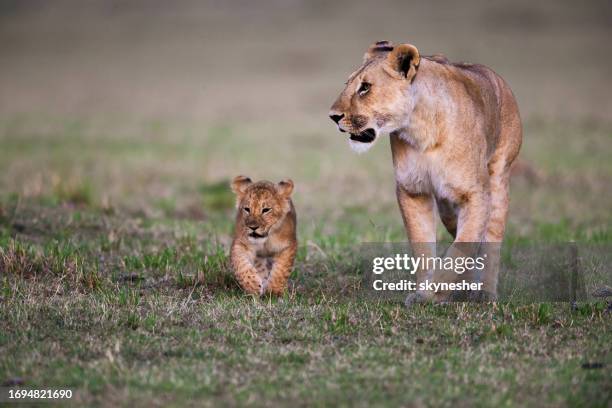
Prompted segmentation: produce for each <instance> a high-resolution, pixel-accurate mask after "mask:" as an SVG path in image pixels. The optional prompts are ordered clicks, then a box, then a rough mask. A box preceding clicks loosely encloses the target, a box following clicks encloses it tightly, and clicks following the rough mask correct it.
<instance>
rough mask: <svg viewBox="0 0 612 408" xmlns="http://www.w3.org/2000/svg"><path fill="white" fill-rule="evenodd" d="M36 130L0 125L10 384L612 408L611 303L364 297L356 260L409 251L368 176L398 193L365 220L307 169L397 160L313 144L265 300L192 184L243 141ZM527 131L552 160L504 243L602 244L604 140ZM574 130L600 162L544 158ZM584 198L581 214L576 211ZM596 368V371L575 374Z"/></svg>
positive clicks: (278, 398)
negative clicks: (411, 302)
mask: <svg viewBox="0 0 612 408" xmlns="http://www.w3.org/2000/svg"><path fill="white" fill-rule="evenodd" d="M47 123H49V122H47ZM36 126H37V125H36V123H35V120H29V121H28V120H24V119H21V120H20V121H19V122H15V121H7V122H5V123H4V126H3V128H2V133H1V138H2V139H1V140H2V146H3V150H2V152H0V155H1V156H2V157H1V160H0V163H2V169H1V172H2V174H4V175H5V176H4V178H3V183H5V184H4V186H5V188H4V190H3V191H8V192H10V193H6V194H4V195H3V198H2V201H1V203H2V205H1V207H0V209H1V214H2V217H1V219H0V270H2V271H3V273H2V282H1V286H2V290H1V295H0V296H1V303H0V317H1V318H0V349H1V351H2V353H1V355H2V358H1V359H0V378H2V379H3V380H9V379H11V378H16V377H18V378H22V379H23V380H24V381H25V384H26V385H27V386H31V387H36V386H40V387H50V386H55V387H62V386H69V387H72V388H74V389H76V390H78V392H77V400H78V401H79V402H86V403H93V402H95V403H101V404H103V405H105V404H107V405H112V404H114V403H116V402H119V401H122V402H125V401H126V400H127V401H133V402H135V403H137V404H142V405H146V404H149V403H154V404H159V405H162V404H166V403H175V404H177V405H182V404H183V403H188V402H189V401H194V398H195V399H198V400H200V401H201V400H204V401H206V402H207V403H209V404H211V405H216V404H218V403H221V402H224V403H234V404H237V403H246V402H250V403H255V404H268V405H271V404H274V403H283V402H284V403H289V402H290V401H294V400H297V401H299V403H300V404H303V405H311V404H330V405H332V404H335V403H337V402H338V401H340V400H342V401H344V402H345V403H347V404H348V403H352V404H356V405H370V404H373V403H377V404H381V403H388V404H392V405H398V404H401V405H414V406H420V405H432V404H433V405H438V404H451V403H452V404H458V405H465V406H471V405H494V406H499V405H524V404H527V405H549V406H557V405H571V406H580V405H589V406H606V405H607V404H608V402H609V399H610V386H611V385H612V383H611V382H610V375H609V365H610V363H611V361H610V354H609V353H610V348H609V344H610V340H611V337H610V333H611V332H612V331H611V328H612V327H611V326H612V324H611V321H610V315H609V313H607V312H605V311H604V309H605V307H604V305H603V304H601V303H590V304H585V305H583V306H581V307H580V308H579V309H578V310H575V311H572V310H571V309H570V307H569V305H568V304H534V305H522V306H520V305H514V306H513V305H507V304H499V305H496V306H479V305H461V304H459V305H449V306H438V307H428V306H426V307H419V308H417V309H414V310H405V309H404V308H403V306H402V305H401V304H397V303H390V302H383V301H375V300H369V301H364V300H363V299H362V298H361V297H360V292H359V290H358V288H359V283H360V278H359V276H358V275H356V274H355V271H354V265H353V264H352V263H350V261H348V258H350V256H349V255H350V254H351V253H352V252H351V251H353V252H354V251H356V250H357V248H358V247H357V245H358V244H359V243H360V242H363V241H382V240H396V241H401V240H403V231H402V228H401V226H400V224H399V214H398V213H397V209H396V208H395V203H394V202H393V196H392V185H391V184H390V182H385V180H384V179H383V178H384V177H385V176H383V175H380V173H383V172H382V171H376V173H372V174H377V175H379V177H380V183H383V184H385V188H386V189H388V190H390V191H388V192H385V194H380V196H379V197H380V198H379V200H378V201H377V202H376V203H374V204H372V209H370V208H369V204H368V200H370V199H371V198H369V197H368V194H372V196H374V195H377V192H372V191H369V189H365V190H364V195H361V196H358V197H355V199H354V200H351V202H350V203H346V205H344V204H342V205H334V203H333V202H334V201H335V200H339V197H338V195H340V194H343V193H342V192H341V191H337V190H342V189H346V188H350V187H351V186H354V187H355V188H357V184H349V186H339V187H338V189H332V188H329V187H326V186H325V187H324V186H321V187H318V186H316V187H315V186H313V185H312V184H313V183H310V185H308V183H306V182H302V183H301V182H300V181H301V180H307V179H308V178H309V173H310V172H321V173H324V174H320V175H319V177H321V178H322V179H326V178H328V177H333V176H332V175H331V172H332V171H334V172H335V171H336V170H338V168H340V170H341V171H340V170H338V172H340V173H342V172H344V171H346V173H347V174H348V173H350V172H349V170H348V168H349V167H351V166H353V165H354V164H353V163H352V162H351V161H355V162H357V163H359V164H360V167H361V169H360V170H358V171H356V172H353V173H352V175H353V177H355V178H356V179H357V180H359V179H360V177H361V176H359V175H355V174H360V171H364V172H366V173H367V172H369V171H370V170H369V169H377V166H378V165H379V163H378V161H379V160H384V161H386V159H387V157H386V156H387V154H388V152H387V151H386V150H387V149H386V146H377V148H376V151H374V152H372V153H373V155H372V156H362V157H361V156H360V157H351V156H349V157H348V158H347V160H346V161H345V162H342V163H338V164H337V166H335V167H336V169H335V170H332V169H331V168H329V169H326V168H324V167H318V168H314V167H313V166H312V165H311V163H312V161H313V160H314V158H313V157H312V156H314V155H317V154H319V153H318V152H317V150H318V148H317V147H316V144H315V146H313V147H311V148H307V149H306V152H305V153H304V154H303V155H301V156H296V157H294V158H292V160H297V161H296V162H294V163H293V164H292V166H294V171H295V173H294V174H295V176H294V179H295V180H296V184H297V186H298V188H297V193H296V198H295V201H296V205H297V208H298V213H299V215H300V219H299V220H300V228H299V237H300V243H301V249H300V254H299V257H298V260H297V264H296V268H295V272H294V273H293V275H292V278H291V282H292V286H291V291H290V293H289V294H288V295H287V296H286V297H284V298H282V299H268V298H266V299H261V300H257V299H252V298H249V297H245V296H244V295H242V294H241V293H240V291H239V290H238V288H237V286H236V284H235V282H234V280H233V278H232V276H231V271H230V270H229V267H228V259H227V248H228V243H229V240H230V233H231V220H232V212H233V209H232V206H233V197H232V195H231V192H230V191H229V188H228V186H227V179H225V178H220V179H212V178H211V179H207V178H205V177H201V178H200V176H199V174H198V172H197V171H194V172H193V174H189V173H186V172H187V170H189V169H190V168H197V164H196V163H209V162H211V161H213V162H214V161H215V160H216V157H217V156H219V152H221V151H227V152H229V151H232V149H233V148H235V147H236V146H237V145H238V144H239V143H240V141H241V138H240V137H239V136H237V135H236V136H234V135H235V134H239V133H240V132H238V131H234V130H233V129H231V128H229V127H227V128H217V127H215V128H212V129H210V130H208V131H209V132H211V133H216V132H220V133H222V134H224V135H225V137H224V138H223V139H221V138H219V139H213V140H214V142H211V143H212V144H213V145H214V146H213V147H212V148H208V149H207V148H206V147H205V146H202V145H201V142H200V141H199V139H196V138H194V139H190V138H189V137H188V136H185V139H184V140H181V141H179V142H172V143H169V142H168V141H165V140H155V138H149V139H147V141H146V142H145V141H144V140H145V136H144V135H139V134H135V135H132V138H131V139H129V140H126V139H121V140H119V139H117V140H115V139H113V138H112V137H109V136H107V135H96V134H94V132H93V130H92V129H91V128H89V126H90V124H87V123H78V124H75V123H73V122H71V121H64V122H62V121H59V120H57V121H56V122H55V126H59V127H60V130H57V129H45V130H39V131H38V132H33V131H32V130H28V127H36ZM160 126H161V125H160ZM164 126H167V127H168V128H171V127H172V124H164ZM183 126H184V125H183ZM529 126H533V127H532V129H533V131H531V132H530V134H532V135H536V136H533V137H532V138H531V139H530V140H528V141H526V145H527V146H528V147H529V150H526V151H527V152H529V154H528V155H526V156H530V157H542V158H543V159H542V160H541V163H542V165H541V167H538V168H537V173H538V175H537V177H536V178H537V179H536V180H531V179H530V178H529V177H525V176H523V175H521V174H519V175H518V176H517V177H516V180H515V183H514V186H513V187H514V189H513V194H514V196H513V197H514V200H513V212H512V217H511V221H510V228H509V234H508V240H510V241H520V242H523V243H524V242H551V241H553V242H554V241H556V242H563V241H566V240H569V239H575V240H578V241H579V242H593V243H599V244H601V243H603V244H609V243H610V237H611V235H610V230H609V225H610V223H609V214H610V213H609V211H608V210H609V207H608V206H609V204H608V203H607V202H602V201H600V200H599V199H598V198H596V197H594V198H592V199H590V198H589V196H590V195H595V193H596V192H597V191H601V190H599V189H600V188H602V186H604V185H606V184H607V183H609V182H610V181H612V180H611V177H610V174H612V172H610V171H609V167H606V166H609V164H608V163H606V158H607V157H608V154H609V153H610V150H608V151H605V149H606V148H607V147H609V144H607V140H606V136H603V134H604V132H606V131H609V130H607V129H600V128H593V129H591V128H589V127H584V126H583V125H580V126H583V127H581V128H580V129H582V130H581V133H582V134H583V137H582V138H581V140H580V142H576V141H573V140H572V139H571V134H573V132H574V131H576V130H575V129H571V130H566V131H559V132H556V131H546V129H550V128H551V127H552V126H554V125H552V124H531V125H529ZM126 127H127V126H126ZM144 127H145V128H147V126H144ZM62 129H64V130H62ZM185 132H186V134H189V133H194V134H195V133H197V132H196V130H194V129H192V130H189V129H187V131H185ZM80 135H90V136H83V137H81V136H80ZM560 135H561V136H560ZM563 135H567V136H565V137H567V139H568V142H569V141H570V140H571V143H575V144H576V146H577V147H576V149H575V150H576V151H579V152H582V151H585V150H590V152H591V154H590V157H591V161H590V162H589V163H585V162H584V161H581V160H579V158H578V157H577V156H575V155H573V154H569V153H567V151H566V150H565V149H564V148H559V151H558V152H556V153H555V152H550V151H549V150H550V149H551V146H556V145H559V144H555V143H551V142H552V138H553V137H554V138H556V139H555V140H558V138H559V137H564V136H563ZM256 137H257V136H255V138H256ZM324 137H327V136H324V135H317V134H313V138H321V139H323V138H324ZM547 138H548V142H547V141H546V140H547ZM151 139H153V140H151ZM298 139H299V138H298V137H294V138H290V139H289V140H291V141H292V143H299V141H296V140H298ZM254 143H255V144H256V143H257V142H256V141H255V142H254ZM340 148H344V146H342V147H340ZM539 149H542V150H541V151H540V150H539ZM17 151H18V152H19V154H16V152H17ZM346 154H347V155H349V154H350V153H349V152H346ZM311 155H312V156H311ZM563 155H565V156H563ZM548 157H550V159H548ZM180 158H182V160H179V159H180ZM553 158H554V159H553ZM349 159H350V160H349ZM559 159H562V160H563V162H564V163H565V164H564V166H560V165H558V160H559ZM256 160H257V158H248V157H244V158H241V162H240V163H241V164H242V165H244V166H245V168H246V167H248V165H246V164H244V163H248V162H249V161H253V162H255V161H256ZM160 162H163V163H167V165H166V164H165V165H164V166H158V165H157V163H160ZM178 162H180V163H178ZM385 164H388V163H385ZM192 166H193V167H192ZM253 166H255V164H253ZM345 166H346V167H347V169H346V170H344V169H343V167H345ZM143 169H145V170H143ZM257 169H258V170H259V168H257ZM259 171H261V172H263V171H262V170H259ZM534 171H535V170H534ZM327 172H329V173H327ZM186 174H188V176H186ZM279 176H280V175H279ZM317 178H318V177H317ZM363 179H364V180H365V179H366V177H365V176H364V177H363ZM530 180H531V181H530ZM549 180H550V181H549ZM585 181H588V182H585ZM348 183H357V181H350V180H349V181H348ZM305 184H306V185H307V186H306V188H311V189H312V191H304V189H303V187H302V186H304V185H305ZM373 184H376V183H375V182H373ZM18 186H22V189H21V190H18ZM570 187H571V189H572V191H567V190H566V189H568V188H570ZM579 189H580V190H581V191H582V196H583V197H584V199H583V200H577V199H575V194H576V190H579ZM552 194H556V195H557V198H555V199H554V200H551V195H552ZM600 194H609V193H606V191H605V190H603V191H601V193H600ZM517 197H519V198H517ZM563 197H566V198H563ZM517 201H518V202H517ZM546 201H550V204H549V205H544V204H543V203H545V202H546ZM338 202H342V201H338ZM551 207H552V208H555V209H554V210H553V209H552V208H551ZM587 209H588V211H587ZM551 214H553V217H552V218H549V217H551ZM554 214H560V216H559V217H558V219H555V217H554ZM441 237H442V234H441ZM589 363H603V364H604V367H603V368H594V369H589V368H584V366H583V365H584V364H589ZM491 390H495V392H494V393H493V394H491ZM543 401H544V402H543Z"/></svg>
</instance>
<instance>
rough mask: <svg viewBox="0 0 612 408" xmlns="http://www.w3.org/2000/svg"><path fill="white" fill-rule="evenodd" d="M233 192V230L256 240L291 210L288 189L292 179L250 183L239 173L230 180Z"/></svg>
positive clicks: (289, 190) (264, 236)
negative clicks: (235, 209)
mask: <svg viewBox="0 0 612 408" xmlns="http://www.w3.org/2000/svg"><path fill="white" fill-rule="evenodd" d="M232 190H233V191H234V193H236V207H237V208H238V214H237V216H236V232H237V234H239V235H240V236H243V237H247V239H248V241H250V242H253V243H257V242H263V241H265V240H266V239H267V238H268V234H270V231H272V230H273V229H274V228H275V227H277V226H280V224H281V222H282V220H283V219H284V218H285V215H287V214H288V213H289V212H290V211H291V199H290V197H291V192H293V181H291V180H288V179H287V180H283V181H281V182H279V183H277V184H274V183H270V182H269V181H259V182H257V183H253V182H252V181H251V179H250V178H248V177H246V176H238V177H236V178H234V180H233V181H232Z"/></svg>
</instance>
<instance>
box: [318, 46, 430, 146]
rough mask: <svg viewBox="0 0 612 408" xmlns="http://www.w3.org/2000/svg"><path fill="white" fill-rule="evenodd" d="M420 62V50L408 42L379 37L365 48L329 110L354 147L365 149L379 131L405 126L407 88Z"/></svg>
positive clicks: (331, 116) (386, 131)
mask: <svg viewBox="0 0 612 408" xmlns="http://www.w3.org/2000/svg"><path fill="white" fill-rule="evenodd" d="M419 62H420V56H419V51H418V50H417V49H416V47H415V46H413V45H410V44H400V45H396V46H394V45H393V44H391V43H390V42H388V41H379V42H377V43H375V44H373V45H372V46H370V48H368V50H367V52H366V53H365V55H364V57H363V65H361V67H360V68H359V69H358V70H357V71H355V72H353V73H352V74H351V75H350V76H349V78H348V80H347V81H346V86H345V88H344V90H343V91H342V93H341V94H340V96H338V99H336V101H335V102H334V104H333V105H332V107H331V110H330V112H329V117H330V118H331V119H332V120H333V121H334V122H335V123H336V124H337V125H338V130H340V131H341V132H348V133H349V134H350V137H349V143H350V145H351V147H352V148H353V150H355V151H357V152H364V151H366V150H368V149H369V148H370V147H371V146H372V145H373V143H374V142H375V141H376V139H377V138H378V136H379V135H380V134H381V133H390V132H393V131H394V130H397V129H399V128H401V127H403V126H404V124H403V123H402V122H403V121H404V116H405V115H404V114H402V113H405V112H406V108H407V107H406V106H405V105H406V104H407V103H409V102H410V101H409V100H408V99H409V98H410V97H409V95H408V92H407V89H408V88H409V86H410V84H411V83H412V80H413V79H414V76H415V75H416V73H417V70H418V67H419Z"/></svg>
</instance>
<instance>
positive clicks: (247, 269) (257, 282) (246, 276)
mask: <svg viewBox="0 0 612 408" xmlns="http://www.w3.org/2000/svg"><path fill="white" fill-rule="evenodd" d="M230 260H231V263H232V267H233V269H234V276H236V279H237V280H238V283H239V284H240V286H241V287H242V289H243V290H244V291H245V292H246V293H248V294H251V295H261V294H263V289H264V288H263V282H262V280H261V277H260V276H259V274H258V272H257V268H256V267H255V265H254V264H253V260H254V255H253V254H252V253H251V251H249V250H248V249H246V248H244V247H243V246H242V245H240V244H239V243H236V244H234V245H232V251H231V254H230Z"/></svg>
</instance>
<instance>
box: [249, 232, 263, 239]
mask: <svg viewBox="0 0 612 408" xmlns="http://www.w3.org/2000/svg"><path fill="white" fill-rule="evenodd" d="M249 237H251V238H265V237H266V235H262V234H258V233H256V232H251V233H250V234H249Z"/></svg>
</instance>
